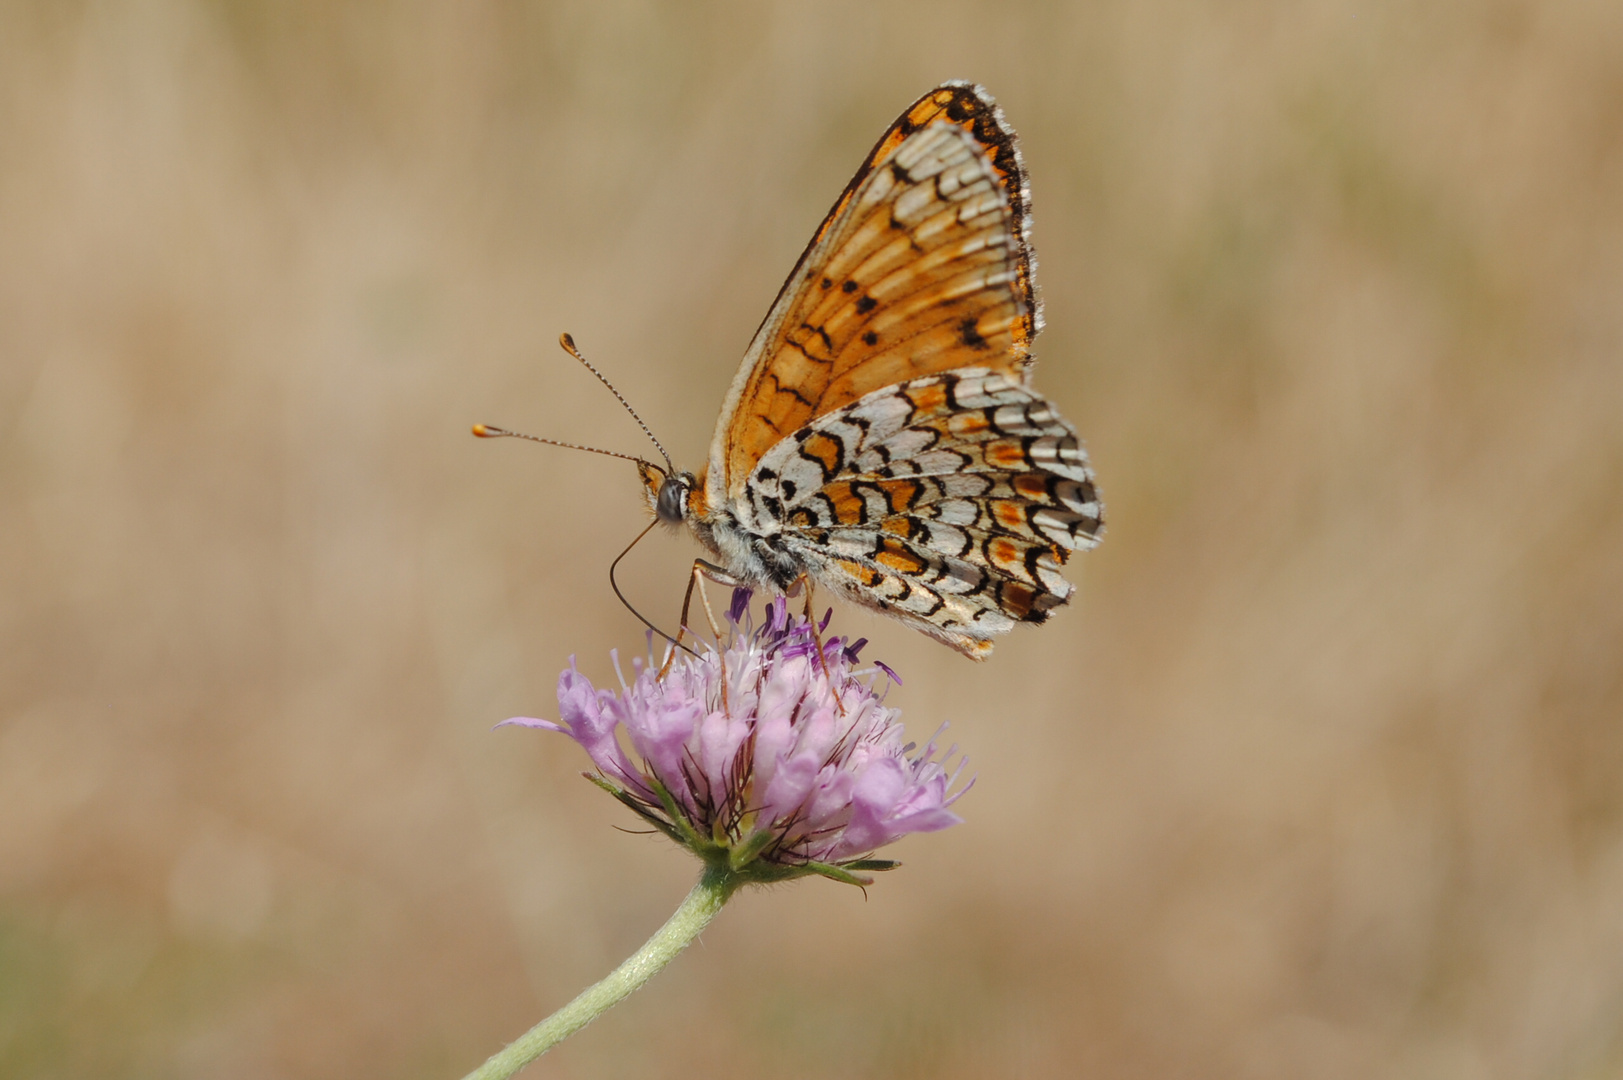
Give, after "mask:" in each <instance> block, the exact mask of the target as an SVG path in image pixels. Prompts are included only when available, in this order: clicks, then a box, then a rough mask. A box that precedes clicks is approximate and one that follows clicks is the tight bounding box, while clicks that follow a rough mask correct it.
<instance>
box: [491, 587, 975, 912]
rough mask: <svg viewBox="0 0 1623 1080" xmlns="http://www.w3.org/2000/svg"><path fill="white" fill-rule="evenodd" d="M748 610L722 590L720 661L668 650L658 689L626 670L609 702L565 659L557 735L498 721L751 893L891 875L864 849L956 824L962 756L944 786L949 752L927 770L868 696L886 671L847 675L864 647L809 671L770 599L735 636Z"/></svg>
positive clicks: (892, 713) (812, 652) (805, 634)
mask: <svg viewBox="0 0 1623 1080" xmlns="http://www.w3.org/2000/svg"><path fill="white" fill-rule="evenodd" d="M748 600H749V594H748V592H747V590H742V589H741V590H738V592H737V593H735V595H734V598H733V603H732V605H731V608H730V609H729V611H728V613H727V614H728V623H729V626H730V633H729V635H728V636H729V640H728V642H727V643H726V645H725V647H724V649H722V650H721V651H719V652H718V651H717V650H716V649H715V648H710V647H708V646H706V647H704V649H703V654H702V655H699V656H695V655H692V654H690V653H685V652H684V653H679V654H678V655H677V657H676V659H675V660H674V661H673V662H672V663H671V664H670V667H669V669H668V670H667V671H665V673H664V675H663V677H661V676H660V675H659V674H658V672H657V670H656V669H655V667H654V665H653V664H652V663H649V664H646V665H645V664H643V663H641V662H640V661H634V664H635V668H636V678H635V679H633V680H632V682H631V684H630V685H629V686H628V685H626V682H625V678H624V675H621V678H620V692H619V693H615V692H613V691H609V690H599V689H596V688H595V687H593V686H592V684H591V683H590V682H589V681H588V680H587V679H586V677H585V676H584V675H582V674H581V673H580V672H579V671H577V670H576V668H575V662H574V659H573V658H571V659H570V663H569V668H568V670H566V671H565V672H564V673H563V674H562V675H561V676H560V677H559V679H558V708H559V712H560V715H561V718H562V723H554V722H552V721H549V720H533V719H529V718H517V719H513V720H509V721H506V723H509V724H520V725H523V726H526V727H539V728H546V729H548V730H550V731H561V732H563V733H565V734H567V735H569V736H570V737H571V738H573V739H574V740H575V741H576V742H578V743H579V744H580V745H581V748H582V749H584V750H585V751H586V753H587V754H588V755H589V756H590V757H591V759H592V763H593V764H594V765H596V766H597V770H598V771H597V775H596V776H593V775H592V774H587V775H588V778H589V779H592V780H593V781H594V782H595V783H597V784H599V785H600V786H602V787H603V788H605V789H606V790H608V791H609V792H611V793H612V794H613V795H615V797H616V798H618V799H619V800H620V801H621V802H623V803H625V804H626V805H628V806H630V807H631V808H632V809H633V810H635V811H636V812H637V813H639V814H641V815H642V816H643V818H644V819H645V820H647V821H648V822H650V823H651V824H653V825H654V826H656V827H657V828H659V829H660V830H661V831H662V832H664V833H665V834H666V835H668V836H670V837H671V838H672V839H674V840H676V841H678V842H679V843H682V844H684V845H685V846H687V847H688V848H690V849H692V850H693V851H694V853H695V854H697V855H698V856H699V857H700V858H702V859H704V860H706V861H707V862H711V863H724V864H725V865H726V866H727V867H728V868H729V869H731V870H732V871H733V872H735V873H739V874H742V875H744V876H747V877H749V878H752V879H754V880H759V881H778V880H784V879H786V878H791V877H799V876H801V875H803V874H808V873H818V874H823V875H825V876H828V877H833V878H836V879H838V880H841V881H849V882H853V883H857V884H866V883H867V879H864V878H860V877H858V876H856V874H855V873H853V871H859V870H884V869H889V868H891V867H892V866H894V865H896V864H895V863H893V862H890V861H888V860H880V859H870V858H867V857H866V856H868V855H869V854H871V853H872V852H873V851H875V850H876V849H878V848H880V847H883V846H884V845H886V844H888V843H890V842H891V841H893V840H897V839H900V838H901V837H903V836H906V835H907V834H908V833H915V832H932V831H934V830H936V829H944V828H946V827H947V826H948V825H955V824H957V823H958V822H959V821H960V820H961V819H960V818H959V817H958V815H956V814H954V813H953V812H952V811H951V810H949V809H948V807H949V806H951V805H952V804H953V803H954V802H955V801H957V799H958V796H960V795H962V794H963V793H964V791H967V790H968V786H967V785H966V786H965V787H963V788H961V789H960V790H958V791H957V792H951V789H952V787H953V786H954V784H955V783H956V781H957V779H958V777H959V775H960V774H961V772H962V770H963V760H962V759H960V760H959V762H958V766H957V768H955V769H954V770H953V772H952V773H951V774H949V773H948V772H947V770H946V768H945V761H946V760H947V759H948V758H950V757H951V756H952V754H953V752H954V751H955V750H956V747H949V748H948V749H947V751H946V753H944V754H941V755H940V757H939V758H937V755H936V741H935V739H934V738H932V739H931V740H930V741H929V742H928V743H926V744H925V746H924V747H923V748H922V749H918V748H916V747H915V746H914V745H913V744H912V743H904V740H903V735H902V726H901V724H900V723H899V722H898V718H899V717H900V715H901V712H900V710H898V709H888V708H886V707H885V705H884V694H883V693H882V692H878V691H876V690H875V689H874V684H875V683H876V682H877V681H879V679H880V672H883V673H884V675H885V676H886V679H885V681H884V682H883V684H882V685H883V686H884V687H886V688H888V686H889V682H890V681H892V680H894V678H895V677H894V676H893V675H891V674H890V669H889V668H886V667H884V666H883V665H877V666H875V667H873V668H865V669H861V670H858V668H857V653H858V651H859V650H860V649H861V648H862V646H863V644H865V642H862V641H858V642H855V643H850V642H847V641H845V640H844V639H842V638H838V637H833V638H828V639H826V640H825V641H824V642H823V646H822V650H823V655H822V659H821V660H819V658H818V646H817V638H816V636H815V635H814V633H813V628H812V626H811V624H810V623H809V622H808V621H807V620H806V619H803V618H800V617H797V616H793V615H791V614H790V613H789V610H788V605H787V603H786V602H785V601H784V599H783V598H782V597H778V598H776V599H774V600H773V601H772V602H771V604H769V605H768V607H767V609H766V621H765V623H764V625H762V626H760V627H752V626H750V625H749V624H748V623H747V622H745V623H743V624H742V625H741V621H742V620H744V618H745V614H744V613H745V611H746V609H747V605H748ZM824 625H825V626H826V625H827V620H824ZM819 629H821V627H820V628H819ZM615 669H616V671H618V670H619V659H618V657H616V658H615ZM896 681H899V680H896ZM622 731H623V732H624V736H623V738H622V735H621V732H622ZM939 734H940V733H939V732H938V733H937V735H939ZM949 792H951V793H949Z"/></svg>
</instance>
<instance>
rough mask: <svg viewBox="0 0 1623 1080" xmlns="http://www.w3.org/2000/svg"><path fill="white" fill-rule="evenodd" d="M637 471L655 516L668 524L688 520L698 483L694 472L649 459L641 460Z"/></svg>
mask: <svg viewBox="0 0 1623 1080" xmlns="http://www.w3.org/2000/svg"><path fill="white" fill-rule="evenodd" d="M637 472H638V473H640V474H641V475H642V486H643V492H644V494H646V495H647V497H648V506H649V509H651V510H653V512H654V516H655V517H657V518H659V520H660V521H663V522H665V523H666V524H668V525H680V524H681V523H682V522H683V521H686V520H687V516H688V505H689V502H690V501H691V499H692V494H693V489H694V487H695V486H696V484H697V483H698V481H697V480H696V479H695V478H694V476H693V474H692V473H690V472H677V471H675V470H674V469H671V470H666V469H662V468H660V467H659V466H658V465H655V464H654V463H652V462H649V461H639V462H638V463H637Z"/></svg>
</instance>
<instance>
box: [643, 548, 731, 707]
mask: <svg viewBox="0 0 1623 1080" xmlns="http://www.w3.org/2000/svg"><path fill="white" fill-rule="evenodd" d="M705 578H709V579H710V580H711V581H714V582H715V583H716V584H717V585H728V586H731V587H733V588H738V587H739V585H740V584H741V583H740V582H739V581H737V580H735V579H734V578H733V576H732V575H731V574H729V573H727V571H725V570H723V569H722V568H721V567H719V566H717V565H716V564H715V563H712V562H706V561H705V560H704V559H694V560H693V570H692V572H691V573H690V574H689V575H688V588H687V593H686V594H685V595H683V597H682V618H681V619H680V620H679V621H678V623H677V626H676V642H675V644H676V645H677V646H678V647H679V648H680V647H682V635H684V634H686V633H687V632H688V611H689V609H690V608H691V607H692V606H693V590H694V589H698V591H699V603H700V604H701V605H703V607H704V616H705V620H706V621H707V622H709V624H710V633H711V635H712V637H714V638H715V641H716V646H717V653H716V655H717V658H718V659H719V660H720V661H721V707H722V709H723V710H726V709H727V661H726V658H725V656H724V655H723V654H722V652H721V651H720V649H721V627H720V625H718V624H717V622H716V613H715V611H714V610H712V609H711V607H710V596H709V594H708V593H706V592H705V591H704V580H703V579H705ZM675 659H676V649H672V650H671V651H670V653H669V654H668V655H667V656H666V657H665V663H664V665H663V666H662V667H661V668H660V669H659V678H661V679H663V678H664V677H665V673H666V672H668V671H670V670H671V662H672V661H673V660H675Z"/></svg>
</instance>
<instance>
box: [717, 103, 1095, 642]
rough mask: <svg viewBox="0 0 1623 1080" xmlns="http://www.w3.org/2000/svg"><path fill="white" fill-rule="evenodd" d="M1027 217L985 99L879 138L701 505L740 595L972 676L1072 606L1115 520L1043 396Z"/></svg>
mask: <svg viewBox="0 0 1623 1080" xmlns="http://www.w3.org/2000/svg"><path fill="white" fill-rule="evenodd" d="M1028 200H1029V196H1028V189H1027V185H1026V179H1025V172H1024V168H1023V166H1022V164H1021V160H1020V154H1019V150H1018V148H1017V147H1016V144H1015V138H1014V133H1013V132H1012V131H1011V130H1010V129H1009V128H1008V126H1007V125H1006V124H1005V123H1004V121H1003V117H1002V113H1001V111H1000V110H998V108H997V107H996V105H995V104H994V103H993V101H992V99H991V97H990V96H989V95H988V94H987V93H986V92H985V91H984V90H982V89H981V88H980V87H976V86H971V85H969V84H966V83H948V84H945V85H943V86H941V87H938V88H937V89H936V90H934V91H932V92H931V93H929V94H927V95H925V96H924V97H923V98H921V99H919V101H918V102H916V103H915V104H914V105H913V106H912V107H911V108H910V109H908V110H907V112H905V113H903V114H902V116H901V118H900V119H898V120H897V121H896V123H895V124H893V125H892V126H891V128H890V130H889V131H887V132H886V133H885V135H884V137H883V138H881V139H880V141H879V143H878V145H877V146H875V148H874V150H873V151H872V152H871V153H870V154H869V155H868V158H867V160H866V161H865V162H864V163H863V166H862V168H861V169H860V170H859V171H858V172H857V175H856V176H855V177H854V178H853V179H852V181H851V183H850V185H848V186H847V188H846V190H845V192H844V194H842V195H841V197H840V199H839V201H838V202H836V203H835V205H834V208H833V210H831V211H830V212H829V215H828V217H827V218H826V219H824V221H823V224H822V226H821V227H820V228H819V229H818V230H817V233H816V235H815V236H814V237H813V238H812V242H811V244H810V245H809V246H808V247H807V249H806V252H805V253H804V254H803V255H802V256H801V258H800V262H799V264H798V265H797V266H796V268H795V270H794V272H793V273H792V274H791V275H790V276H789V280H788V281H787V282H786V283H785V284H784V287H783V291H782V292H781V293H780V294H779V296H778V299H777V301H776V302H775V303H774V304H773V306H772V309H771V311H770V312H769V313H768V314H767V317H766V320H765V321H764V322H763V323H762V325H761V328H760V329H759V330H758V331H757V332H756V336H755V340H754V341H753V342H752V344H751V346H750V348H749V351H748V352H747V353H746V354H745V358H744V363H743V365H742V367H741V369H740V371H739V374H738V376H737V378H736V379H735V380H734V382H733V385H732V387H731V389H730V390H729V393H728V397H727V401H726V404H725V405H724V407H723V410H722V415H721V417H720V419H719V420H718V422H717V427H716V435H715V438H714V440H713V442H712V444H711V451H710V460H709V463H708V467H707V474H706V476H705V478H704V480H703V481H702V484H701V487H700V490H697V491H695V492H694V493H693V497H692V502H691V511H692V516H691V518H690V521H691V523H692V524H693V525H694V528H695V531H696V532H697V533H698V535H699V536H700V538H701V540H703V541H704V542H705V543H706V544H707V546H709V547H711V548H712V550H715V551H716V552H717V553H718V554H720V555H721V556H722V558H723V562H724V563H725V564H726V565H727V568H728V569H729V570H730V571H732V572H733V573H735V574H736V575H738V577H739V578H740V579H745V580H754V581H759V582H764V583H769V584H774V585H777V586H778V587H780V588H781V587H786V586H787V585H788V584H789V583H790V582H792V581H793V580H794V579H796V578H797V577H798V576H799V575H801V574H805V575H808V576H809V577H810V578H811V579H812V580H813V581H815V582H817V583H818V584H820V585H824V586H828V587H831V588H834V589H835V590H837V591H839V592H841V593H843V594H845V595H846V596H848V597H850V598H851V599H853V600H855V601H857V602H858V603H862V604H864V605H866V606H869V607H874V608H877V609H880V610H882V611H884V612H886V613H888V614H891V615H894V616H896V617H898V618H900V619H901V620H902V621H903V622H906V623H908V624H909V625H912V626H914V627H916V628H918V629H920V630H922V631H924V632H925V633H927V634H930V635H931V636H933V637H936V638H938V639H940V640H942V641H944V642H946V643H947V644H949V645H951V646H953V647H954V648H956V649H958V650H959V651H960V652H963V653H965V654H966V655H969V656H973V657H977V658H978V657H983V656H985V655H987V654H988V653H989V652H990V651H991V648H992V646H991V642H990V638H992V637H993V636H995V635H997V634H1001V633H1005V632H1007V631H1008V630H1009V629H1010V628H1011V627H1013V625H1014V624H1015V623H1016V622H1022V621H1024V622H1041V621H1042V620H1044V619H1045V618H1047V616H1048V613H1049V611H1050V610H1051V609H1052V608H1054V607H1056V606H1058V605H1060V604H1063V603H1064V602H1065V601H1066V599H1067V598H1068V597H1069V596H1070V594H1071V591H1072V587H1071V585H1070V583H1069V582H1067V581H1066V580H1065V579H1064V578H1063V577H1062V576H1061V575H1060V566H1061V565H1062V564H1063V563H1064V562H1065V559H1066V557H1067V555H1068V554H1069V553H1070V552H1071V551H1073V550H1076V549H1078V548H1087V547H1092V546H1093V545H1094V544H1096V543H1098V538H1099V535H1100V533H1101V531H1102V528H1103V525H1102V507H1101V505H1100V502H1099V498H1098V493H1097V491H1096V490H1095V488H1094V483H1093V472H1092V469H1091V468H1090V467H1089V465H1088V461H1087V456H1086V454H1085V453H1084V452H1083V451H1082V449H1081V446H1080V444H1079V443H1078V440H1077V437H1076V432H1075V431H1074V430H1073V429H1072V428H1071V426H1070V424H1068V423H1067V422H1066V421H1065V420H1064V419H1062V418H1061V417H1060V416H1059V415H1058V413H1057V412H1056V411H1055V409H1054V407H1053V406H1052V405H1051V404H1050V403H1049V402H1047V401H1046V400H1044V399H1043V398H1042V396H1041V395H1039V394H1038V393H1037V392H1036V391H1035V390H1033V389H1032V388H1031V380H1030V346H1031V341H1032V339H1033V338H1034V337H1035V336H1036V334H1037V332H1038V330H1039V329H1040V328H1041V316H1040V313H1039V311H1038V306H1037V301H1036V296H1035V293H1034V290H1033V283H1032V258H1031V249H1030V246H1029V243H1028V239H1027V233H1028V229H1029V221H1030V214H1029V206H1028Z"/></svg>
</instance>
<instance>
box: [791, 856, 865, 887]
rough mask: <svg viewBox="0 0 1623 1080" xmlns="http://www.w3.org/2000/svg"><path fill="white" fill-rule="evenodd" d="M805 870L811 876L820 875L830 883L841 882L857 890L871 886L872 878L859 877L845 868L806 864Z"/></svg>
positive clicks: (812, 863) (830, 864)
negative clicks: (811, 874)
mask: <svg viewBox="0 0 1623 1080" xmlns="http://www.w3.org/2000/svg"><path fill="white" fill-rule="evenodd" d="M805 869H806V870H808V871H810V872H811V873H813V874H821V875H822V876H823V877H826V878H828V879H830V880H831V881H842V882H844V883H845V884H847V885H855V886H856V887H857V888H859V889H860V888H862V887H863V886H865V885H872V884H873V878H867V877H859V876H858V875H856V874H853V873H851V871H849V870H847V869H846V868H845V867H843V866H835V865H833V864H832V863H823V862H808V863H806V865H805Z"/></svg>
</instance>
